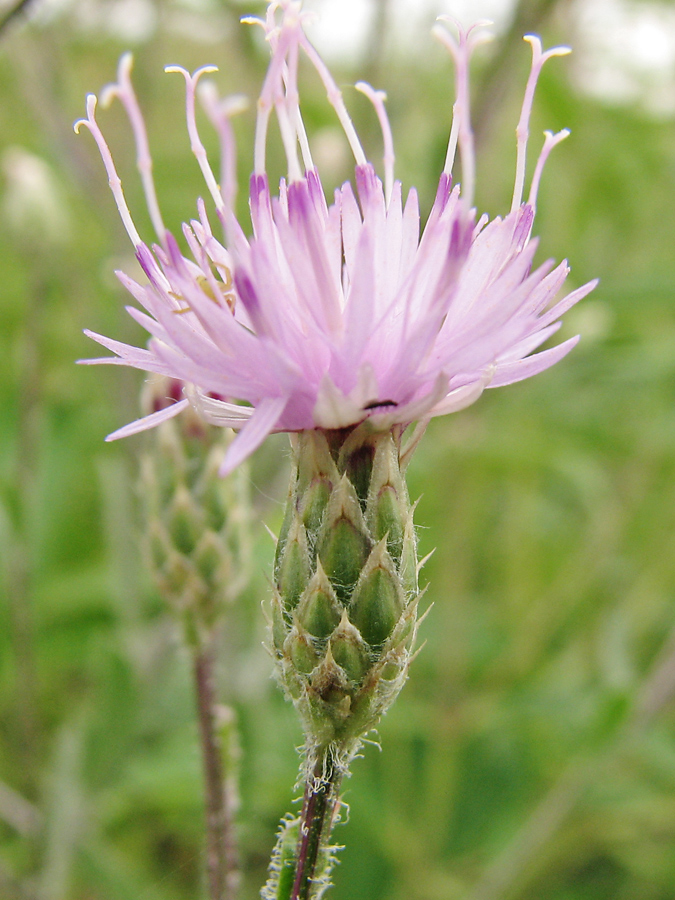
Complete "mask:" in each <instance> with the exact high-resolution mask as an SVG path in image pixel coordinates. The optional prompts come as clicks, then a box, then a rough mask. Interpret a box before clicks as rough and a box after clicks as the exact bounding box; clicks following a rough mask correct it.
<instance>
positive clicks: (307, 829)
mask: <svg viewBox="0 0 675 900" xmlns="http://www.w3.org/2000/svg"><path fill="white" fill-rule="evenodd" d="M339 786H340V772H339V771H338V770H337V769H336V767H335V766H334V764H333V763H332V761H331V759H330V754H329V753H327V754H326V755H325V756H324V758H323V759H322V760H321V761H320V762H319V763H318V764H317V766H316V768H315V769H314V774H313V777H311V778H309V779H308V781H307V784H306V785H305V796H304V799H303V804H302V813H301V815H300V834H299V839H298V848H297V863H296V868H295V877H294V879H293V888H292V891H291V897H290V900H311V898H312V894H313V891H312V885H313V882H314V878H315V872H316V868H317V861H318V859H319V852H320V851H321V850H326V849H327V847H326V845H327V843H328V839H329V837H330V832H331V827H332V824H333V819H334V815H333V814H334V811H335V807H336V805H337V803H338V802H339V800H338V796H337V793H338V790H339Z"/></svg>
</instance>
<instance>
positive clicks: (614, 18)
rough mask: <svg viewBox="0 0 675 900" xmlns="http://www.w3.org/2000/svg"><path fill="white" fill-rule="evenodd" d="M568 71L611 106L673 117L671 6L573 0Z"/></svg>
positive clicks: (674, 17) (674, 16) (674, 23)
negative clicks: (636, 106) (573, 30)
mask: <svg viewBox="0 0 675 900" xmlns="http://www.w3.org/2000/svg"><path fill="white" fill-rule="evenodd" d="M573 14H574V17H575V19H576V23H575V24H576V34H575V38H574V45H575V46H574V57H573V72H574V77H575V80H576V82H577V84H578V86H579V88H581V89H582V90H583V91H585V92H587V93H589V94H591V95H592V96H595V97H597V98H598V99H600V100H607V101H609V102H611V103H640V104H642V105H643V106H644V107H645V108H646V109H647V110H649V112H651V113H653V114H656V115H673V114H675V9H674V8H673V5H672V4H671V3H665V2H661V3H656V2H655V3H644V2H642V3H636V2H632V0H576V2H575V4H574V7H573Z"/></svg>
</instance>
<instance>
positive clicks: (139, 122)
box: [101, 53, 166, 248]
mask: <svg viewBox="0 0 675 900" xmlns="http://www.w3.org/2000/svg"><path fill="white" fill-rule="evenodd" d="M133 64H134V58H133V56H132V54H131V53H125V54H124V56H122V58H121V59H120V62H119V66H118V68H117V83H116V84H109V85H108V86H107V87H105V88H104V89H103V90H102V91H101V106H103V107H104V108H105V107H107V106H109V105H110V103H111V102H112V100H113V99H114V98H115V97H117V98H118V99H119V100H120V102H121V103H122V105H123V106H124V109H125V111H126V114H127V117H128V119H129V123H130V124H131V130H132V132H133V135H134V141H135V144H136V167H137V169H138V172H139V175H140V176H141V183H142V185H143V193H144V194H145V201H146V204H147V207H148V212H149V213H150V220H151V221H152V224H153V227H154V229H155V233H156V235H157V237H158V239H159V242H160V243H161V245H162V246H163V247H164V248H166V228H165V226H164V220H163V219H162V214H161V212H160V209H159V201H158V200H157V191H156V190H155V181H154V179H153V177H152V156H151V155H150V145H149V143H148V133H147V131H146V128H145V122H144V121H143V114H142V113H141V110H140V107H139V105H138V100H137V99H136V93H135V91H134V88H133V85H132V83H131V69H132V67H133Z"/></svg>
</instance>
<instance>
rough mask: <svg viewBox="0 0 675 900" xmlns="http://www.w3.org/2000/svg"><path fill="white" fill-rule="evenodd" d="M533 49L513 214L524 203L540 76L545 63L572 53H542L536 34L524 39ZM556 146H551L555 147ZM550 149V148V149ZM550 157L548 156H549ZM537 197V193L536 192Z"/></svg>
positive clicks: (519, 139) (519, 128)
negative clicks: (533, 117)
mask: <svg viewBox="0 0 675 900" xmlns="http://www.w3.org/2000/svg"><path fill="white" fill-rule="evenodd" d="M523 40H524V41H527V42H528V44H530V45H531V47H532V67H531V69H530V74H529V77H528V79H527V85H526V86H525V96H524V97H523V105H522V108H521V111H520V119H519V120H518V125H517V127H516V141H517V151H516V181H515V184H514V187H513V202H512V203H511V212H513V210H514V209H518V207H519V206H520V205H521V203H522V202H523V187H524V185H525V164H526V162H527V144H528V141H529V137H530V115H531V114H532V104H533V102H534V91H535V88H536V86H537V81H538V80H539V75H540V74H541V70H542V69H543V67H544V63H545V62H546V61H547V60H549V59H551V57H553V56H566V55H567V54H568V53H571V52H572V51H571V50H570V48H569V47H551V49H550V50H547V51H546V52H545V53H543V52H542V46H541V41H540V40H539V38H538V37H537V36H536V35H535V34H526V35H525V37H524V38H523ZM553 146H554V145H551V147H553ZM549 149H550V148H549ZM547 155H548V154H547ZM540 174H541V173H540ZM535 196H536V191H535Z"/></svg>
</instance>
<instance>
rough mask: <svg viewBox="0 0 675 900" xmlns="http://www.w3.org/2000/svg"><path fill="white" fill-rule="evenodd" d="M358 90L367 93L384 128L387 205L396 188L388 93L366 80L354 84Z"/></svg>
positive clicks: (385, 194) (385, 197)
mask: <svg viewBox="0 0 675 900" xmlns="http://www.w3.org/2000/svg"><path fill="white" fill-rule="evenodd" d="M354 86H355V88H356V90H357V91H360V92H361V93H362V94H365V95H366V97H367V98H368V99H369V100H370V102H371V103H372V104H373V106H374V108H375V112H376V113H377V118H378V120H379V123H380V128H381V129H382V140H383V142H384V157H383V162H384V199H385V203H386V205H387V207H389V203H390V202H391V192H392V191H393V189H394V163H395V161H396V157H395V156H394V138H393V136H392V133H391V125H390V124H389V116H388V115H387V110H386V108H385V105H384V101H385V100H386V99H387V95H386V93H385V92H384V91H376V90H375V89H374V88H373V87H371V86H370V85H369V84H367V83H366V82H365V81H357V83H356V84H355V85H354Z"/></svg>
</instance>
